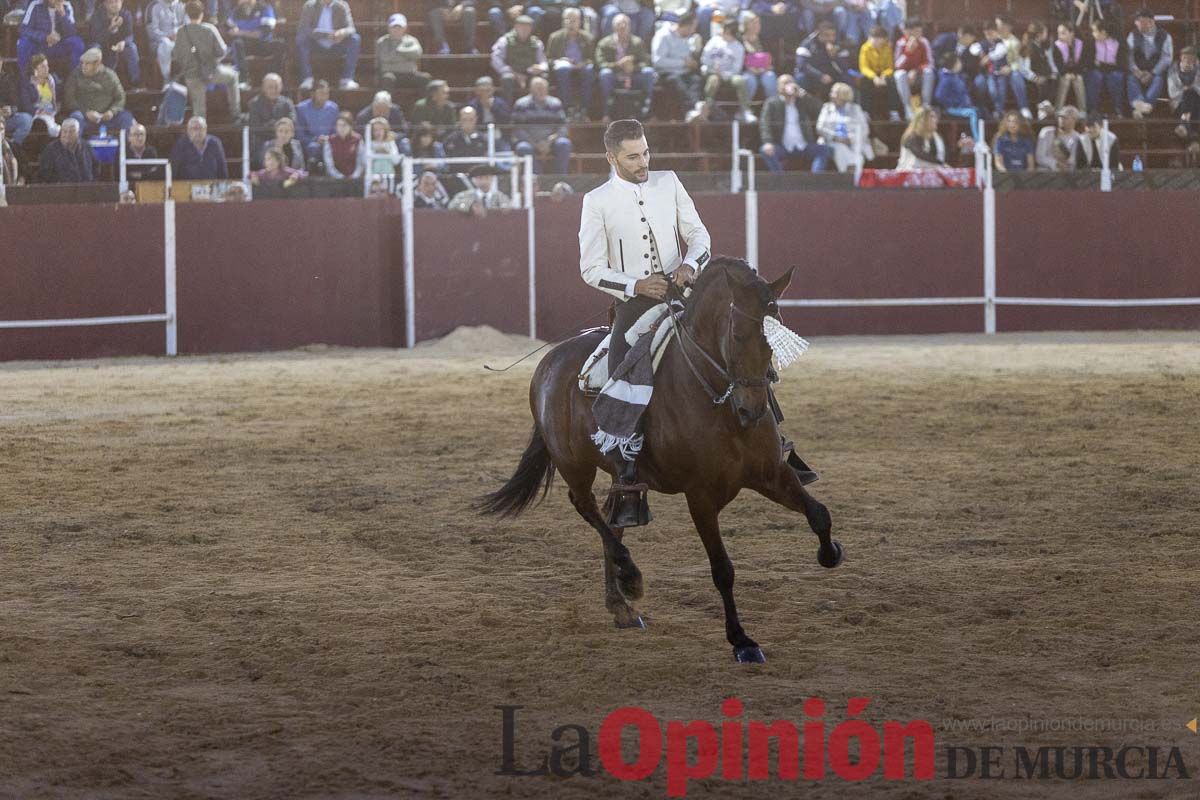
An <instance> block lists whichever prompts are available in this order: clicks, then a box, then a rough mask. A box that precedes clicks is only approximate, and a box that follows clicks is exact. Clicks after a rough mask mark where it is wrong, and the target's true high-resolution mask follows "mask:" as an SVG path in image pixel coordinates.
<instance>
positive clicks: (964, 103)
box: [933, 53, 1029, 137]
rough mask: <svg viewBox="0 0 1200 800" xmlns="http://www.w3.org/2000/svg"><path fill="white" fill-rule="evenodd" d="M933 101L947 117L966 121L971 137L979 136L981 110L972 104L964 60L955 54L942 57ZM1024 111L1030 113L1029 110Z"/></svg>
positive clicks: (1024, 109)
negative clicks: (964, 69) (964, 75)
mask: <svg viewBox="0 0 1200 800" xmlns="http://www.w3.org/2000/svg"><path fill="white" fill-rule="evenodd" d="M933 99H934V100H935V101H936V102H937V104H938V105H939V106H941V108H942V110H943V111H944V112H946V115H947V116H950V117H961V118H962V119H965V120H966V121H967V124H968V125H969V126H970V129H971V135H972V136H975V137H978V136H979V130H980V128H979V109H977V108H976V107H975V105H974V104H973V103H972V102H971V93H970V91H969V90H968V89H967V81H966V79H964V78H963V74H962V60H961V59H959V57H958V56H957V55H955V54H954V53H946V55H944V56H942V69H941V71H940V72H939V73H938V81H937V91H935V92H934V94H933ZM1022 111H1024V112H1025V113H1026V114H1028V113H1029V109H1027V108H1023V109H1022Z"/></svg>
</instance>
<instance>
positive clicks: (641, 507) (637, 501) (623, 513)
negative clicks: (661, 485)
mask: <svg viewBox="0 0 1200 800" xmlns="http://www.w3.org/2000/svg"><path fill="white" fill-rule="evenodd" d="M649 488H650V487H649V486H647V485H646V484H644V483H616V482H614V483H613V485H612V488H611V489H609V490H608V499H607V500H605V502H604V513H605V522H607V523H608V525H609V527H612V528H636V527H638V526H639V525H648V524H649V523H650V520H652V519H654V517H653V516H651V514H650V504H649V502H648V500H647V498H646V492H647V491H648V490H649Z"/></svg>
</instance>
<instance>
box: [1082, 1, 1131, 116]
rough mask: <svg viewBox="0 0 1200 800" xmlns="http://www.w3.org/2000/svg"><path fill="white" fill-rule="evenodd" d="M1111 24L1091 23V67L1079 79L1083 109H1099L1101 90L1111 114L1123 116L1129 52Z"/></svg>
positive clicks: (1102, 20)
mask: <svg viewBox="0 0 1200 800" xmlns="http://www.w3.org/2000/svg"><path fill="white" fill-rule="evenodd" d="M1114 32H1115V29H1114V27H1113V23H1112V22H1110V21H1109V20H1106V19H1101V20H1097V21H1095V22H1093V23H1092V68H1091V69H1089V70H1088V71H1087V72H1086V73H1085V74H1084V76H1083V84H1084V87H1085V88H1086V90H1087V107H1088V108H1090V109H1092V111H1097V112H1098V111H1099V110H1100V101H1101V98H1102V94H1101V92H1102V91H1107V92H1108V99H1109V100H1111V101H1112V106H1113V113H1114V114H1116V115H1117V117H1118V118H1120V117H1123V116H1125V84H1126V82H1127V80H1128V77H1129V74H1128V73H1129V50H1128V48H1127V47H1126V45H1125V43H1124V42H1122V41H1121V40H1120V39H1118V38H1117V37H1115V36H1114V35H1113V33H1114Z"/></svg>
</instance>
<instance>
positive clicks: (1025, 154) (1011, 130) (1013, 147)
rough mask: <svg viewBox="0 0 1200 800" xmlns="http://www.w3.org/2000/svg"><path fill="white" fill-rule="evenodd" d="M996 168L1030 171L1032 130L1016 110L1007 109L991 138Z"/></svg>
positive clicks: (1033, 165)
mask: <svg viewBox="0 0 1200 800" xmlns="http://www.w3.org/2000/svg"><path fill="white" fill-rule="evenodd" d="M992 153H993V154H994V155H995V162H994V163H995V165H996V169H998V170H1000V171H1001V172H1025V171H1026V170H1028V171H1030V172H1032V171H1033V170H1034V169H1036V168H1037V165H1036V163H1035V162H1034V158H1033V153H1034V144H1033V130H1032V129H1031V128H1030V127H1029V120H1027V119H1026V118H1025V117H1023V116H1021V115H1020V114H1018V113H1017V112H1016V111H1009V112H1008V113H1007V114H1005V115H1004V118H1003V119H1002V120H1000V129H999V130H998V131H996V136H995V138H993V139H992Z"/></svg>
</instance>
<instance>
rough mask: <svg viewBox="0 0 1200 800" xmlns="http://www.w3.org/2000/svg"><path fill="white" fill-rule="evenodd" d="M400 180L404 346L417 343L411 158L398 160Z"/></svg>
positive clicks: (413, 345) (410, 346) (411, 345)
mask: <svg viewBox="0 0 1200 800" xmlns="http://www.w3.org/2000/svg"><path fill="white" fill-rule="evenodd" d="M400 181H401V182H402V183H403V184H404V186H403V191H402V193H401V195H400V211H401V216H402V217H403V220H404V341H405V347H408V348H410V349H411V348H413V347H415V346H416V344H417V320H416V313H417V292H416V287H415V286H413V280H414V273H415V269H414V255H413V165H412V159H411V158H404V159H402V160H401V161H400Z"/></svg>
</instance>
